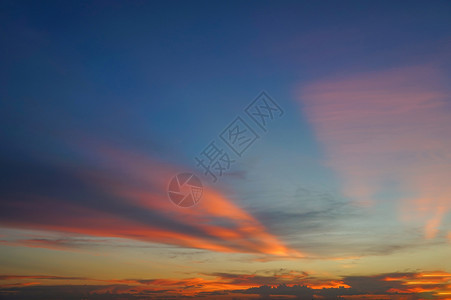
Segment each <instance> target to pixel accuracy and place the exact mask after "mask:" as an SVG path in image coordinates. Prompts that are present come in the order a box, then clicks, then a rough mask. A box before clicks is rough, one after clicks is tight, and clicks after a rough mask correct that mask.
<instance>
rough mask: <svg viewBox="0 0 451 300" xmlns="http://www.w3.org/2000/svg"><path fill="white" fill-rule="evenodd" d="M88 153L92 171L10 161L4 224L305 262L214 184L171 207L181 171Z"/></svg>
mask: <svg viewBox="0 0 451 300" xmlns="http://www.w3.org/2000/svg"><path fill="white" fill-rule="evenodd" d="M86 148H87V149H89V151H86V154H85V155H86V156H88V157H89V159H91V160H92V161H93V162H92V163H90V167H87V166H84V165H79V166H77V167H68V166H63V165H52V164H38V163H35V164H12V163H4V164H3V165H4V166H5V168H4V169H3V170H4V172H5V173H8V172H9V174H5V175H6V177H5V178H6V180H5V181H3V182H2V184H1V185H2V186H1V187H2V194H1V198H0V199H1V200H0V208H1V209H0V224H1V225H2V226H5V227H10V228H28V229H35V230H47V231H55V232H65V233H70V234H79V235H84V236H94V237H109V238H124V239H133V240H139V241H145V242H156V243H162V244H169V245H177V246H181V247H188V248H198V249H205V250H211V251H219V252H239V253H262V254H268V255H276V256H296V257H300V256H301V254H300V253H299V252H298V251H296V250H294V249H290V248H288V247H287V246H285V245H284V243H283V242H282V241H281V240H280V239H279V238H278V237H276V236H275V235H273V234H271V233H270V232H269V231H268V229H267V228H266V227H265V226H263V225H262V223H261V222H260V221H259V220H257V219H256V218H255V217H254V216H252V215H251V214H250V213H248V212H247V211H245V210H244V209H242V208H241V207H239V206H238V205H237V204H235V203H234V202H233V201H232V200H231V199H229V198H227V196H226V195H225V194H223V193H222V192H221V191H219V190H216V189H213V188H211V187H209V186H205V187H204V191H203V198H202V201H201V202H200V203H199V204H198V205H197V206H196V207H194V208H190V209H180V208H178V207H176V206H175V205H173V204H172V203H171V202H170V201H169V200H168V198H167V195H166V188H167V184H168V181H169V180H170V179H171V178H172V176H174V175H176V174H177V173H179V172H180V171H181V170H180V169H182V170H183V168H181V167H178V166H174V165H170V164H167V163H162V162H159V161H157V160H154V159H152V158H149V157H147V156H145V155H142V154H139V153H137V152H134V151H125V150H122V149H118V148H114V147H107V146H105V145H99V144H96V145H95V146H94V147H93V146H92V145H89V146H87V147H86ZM2 244H4V245H24V246H29V247H46V248H51V249H64V248H67V247H72V246H74V244H75V243H74V240H72V241H70V242H69V243H66V240H55V239H54V240H49V239H23V240H6V239H3V240H2ZM78 244H80V243H78Z"/></svg>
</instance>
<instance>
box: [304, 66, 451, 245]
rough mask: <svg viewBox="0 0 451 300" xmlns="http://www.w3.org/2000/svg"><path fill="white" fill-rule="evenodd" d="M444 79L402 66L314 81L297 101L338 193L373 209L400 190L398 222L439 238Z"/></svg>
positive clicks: (445, 176) (447, 122)
mask: <svg viewBox="0 0 451 300" xmlns="http://www.w3.org/2000/svg"><path fill="white" fill-rule="evenodd" d="M443 78H444V76H443V75H442V74H441V73H440V71H439V70H438V69H436V68H434V67H432V66H421V67H408V68H407V67H406V68H399V69H390V70H387V71H380V72H370V73H363V74H358V75H355V76H350V77H345V78H335V79H330V80H322V81H318V82H313V83H311V84H308V85H307V86H304V87H303V88H302V90H301V92H300V97H299V99H300V101H301V104H302V106H303V110H304V112H305V113H306V115H307V118H308V120H309V121H310V123H311V124H312V125H313V128H314V131H315V133H316V136H317V138H318V141H319V142H320V144H321V145H322V146H323V147H324V150H325V159H326V163H327V165H328V166H330V167H331V168H332V169H334V170H335V171H336V173H337V174H338V175H339V176H340V179H341V180H342V186H343V192H344V193H345V195H347V196H348V197H351V198H352V199H354V200H355V201H356V202H359V203H362V204H372V203H374V201H376V200H377V199H378V194H379V193H381V192H384V191H387V188H389V189H390V188H391V189H393V188H394V189H395V191H396V192H401V193H403V194H404V195H405V198H404V199H402V201H401V202H400V208H401V209H400V211H401V212H400V216H401V218H402V219H403V220H422V221H423V224H424V230H425V236H426V237H428V238H432V237H434V236H436V234H437V232H438V230H439V227H440V224H441V222H442V219H443V217H444V216H445V215H446V213H448V212H449V209H450V208H451V199H450V195H451V185H450V184H449V178H451V138H450V132H451V108H450V106H449V104H448V103H447V100H449V99H450V93H449V91H448V90H447V89H445V88H444V79H443Z"/></svg>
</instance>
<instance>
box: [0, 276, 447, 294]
mask: <svg viewBox="0 0 451 300" xmlns="http://www.w3.org/2000/svg"><path fill="white" fill-rule="evenodd" d="M199 275H200V277H191V278H181V279H168V278H166V279H111V280H100V279H92V278H91V279H90V278H80V277H64V276H46V275H36V276H32V275H2V276H0V296H2V297H3V298H4V299H20V298H21V297H22V298H24V297H27V296H29V297H30V298H27V299H44V298H45V297H46V296H47V297H48V296H49V295H52V296H55V295H59V296H61V298H64V299H72V298H70V297H72V296H75V295H77V297H79V298H80V297H84V298H88V299H105V297H106V296H109V297H111V298H110V299H115V298H120V297H123V298H126V299H135V298H143V297H150V298H152V299H153V298H156V299H159V298H162V299H171V298H184V297H195V298H199V297H205V299H218V298H217V297H218V296H221V297H223V299H234V298H236V297H239V298H240V299H246V298H255V296H260V297H268V298H269V297H271V298H272V297H282V296H289V295H290V296H295V297H297V298H300V299H312V298H315V299H398V300H406V299H411V300H414V299H415V300H420V299H443V300H445V299H449V298H447V297H448V296H447V295H449V293H450V292H451V290H450V287H451V285H450V284H451V274H449V273H446V272H443V271H433V272H408V273H384V274H378V275H372V276H344V277H341V278H333V279H331V278H323V277H317V276H314V275H312V274H309V273H307V272H300V271H294V270H284V269H281V270H277V271H271V272H268V271H265V272H257V273H252V274H249V273H225V272H217V273H206V274H199ZM57 280H59V281H61V284H60V285H55V284H53V285H52V284H49V283H51V282H52V281H57ZM10 281H15V283H14V284H11V283H9V282H10ZM80 281H84V283H85V284H84V285H80V284H78V282H80ZM71 282H73V283H74V284H70V283H71ZM3 298H2V299H3Z"/></svg>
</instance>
